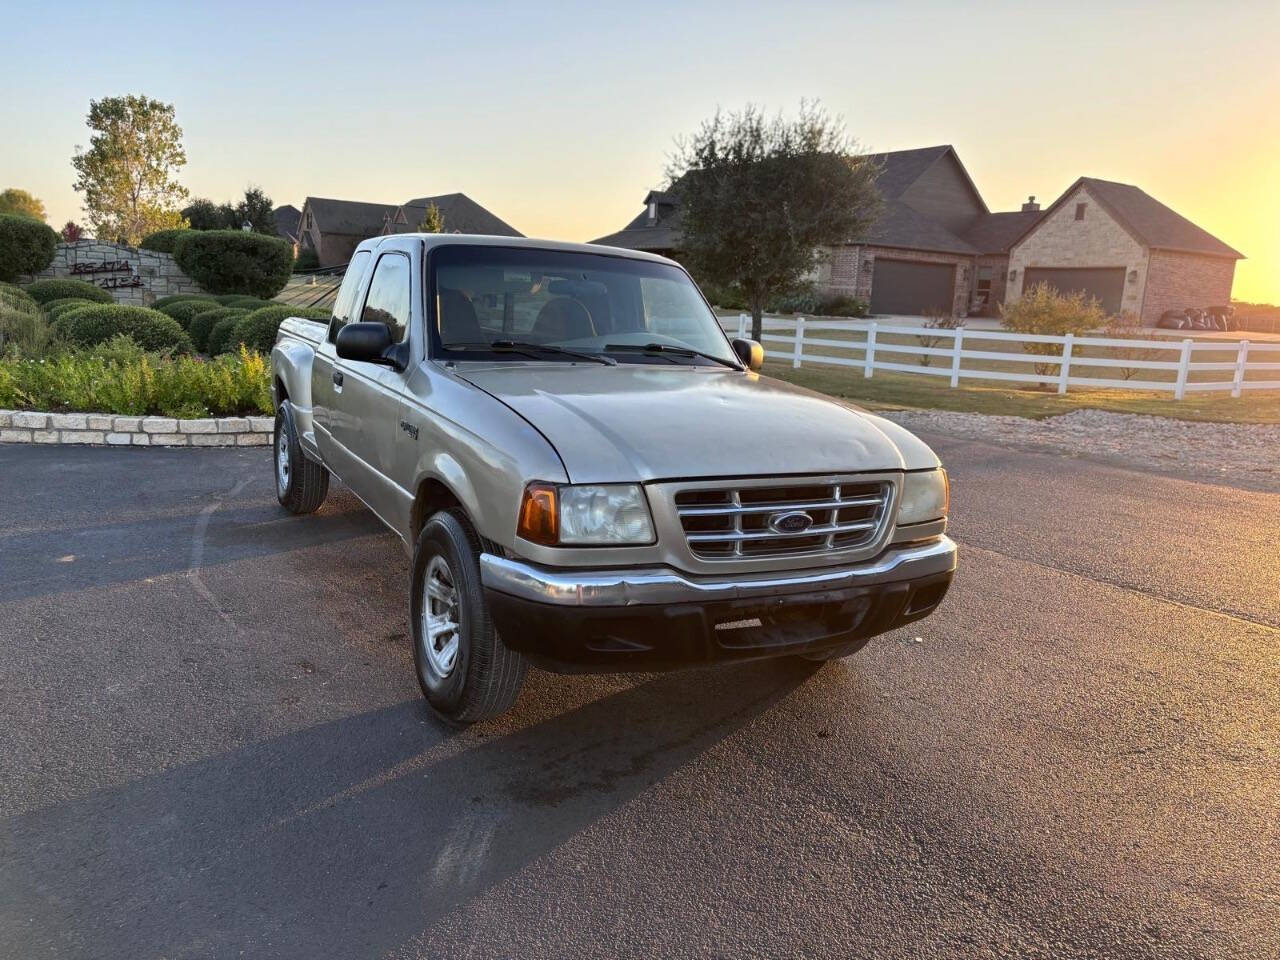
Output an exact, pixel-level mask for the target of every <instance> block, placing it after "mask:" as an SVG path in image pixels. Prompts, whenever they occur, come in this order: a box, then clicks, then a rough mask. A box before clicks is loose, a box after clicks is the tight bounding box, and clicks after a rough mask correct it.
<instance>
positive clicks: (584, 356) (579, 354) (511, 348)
mask: <svg viewBox="0 0 1280 960" xmlns="http://www.w3.org/2000/svg"><path fill="white" fill-rule="evenodd" d="M444 348H445V349H446V350H493V351H494V352H495V353H520V354H523V355H524V356H526V357H533V358H534V359H535V360H536V359H538V355H539V354H542V353H554V354H556V355H558V356H562V357H573V358H574V359H576V360H590V361H592V362H594V363H603V364H604V365H605V366H606V367H616V366H617V365H618V361H617V360H615V359H613V357H605V356H601V355H600V354H598V353H586V352H585V351H582V350H570V349H568V348H567V347H557V346H556V345H555V344H552V343H530V342H528V341H526V340H491V341H489V342H488V343H446V344H445V345H444Z"/></svg>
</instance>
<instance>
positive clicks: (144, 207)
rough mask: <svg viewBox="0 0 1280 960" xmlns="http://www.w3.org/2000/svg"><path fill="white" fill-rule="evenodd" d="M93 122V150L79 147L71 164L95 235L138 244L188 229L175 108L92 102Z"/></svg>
mask: <svg viewBox="0 0 1280 960" xmlns="http://www.w3.org/2000/svg"><path fill="white" fill-rule="evenodd" d="M88 123H89V129H90V130H91V131H93V132H92V135H91V136H90V138H89V149H87V150H85V149H83V148H81V147H77V148H76V151H77V152H76V154H75V156H73V157H72V158H71V164H72V166H74V167H75V168H76V173H77V174H78V176H77V178H76V182H75V188H76V190H78V191H80V192H81V193H83V194H84V210H85V213H86V214H87V216H88V220H89V226H90V228H91V229H92V230H93V233H94V236H96V237H97V238H98V239H99V240H108V241H115V242H117V243H129V244H134V245H136V244H137V243H138V242H139V241H140V240H141V239H142V238H143V237H145V236H146V235H147V234H149V233H154V232H155V231H157V230H171V229H174V228H177V227H181V226H183V225H184V222H183V219H182V214H181V212H180V210H179V207H180V205H181V203H182V201H183V200H185V199H186V197H187V190H186V188H185V187H183V186H182V185H181V184H180V183H178V181H177V179H176V178H177V173H178V171H179V170H181V169H182V167H183V166H184V165H185V164H186V162H187V154H186V152H185V151H184V150H183V148H182V128H181V127H180V126H178V123H177V121H176V120H175V119H174V109H173V105H172V104H168V103H161V102H160V101H159V100H152V99H150V98H149V97H140V96H132V95H130V96H123V97H104V98H103V99H101V100H90V101H89V117H88Z"/></svg>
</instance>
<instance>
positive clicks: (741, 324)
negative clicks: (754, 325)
mask: <svg viewBox="0 0 1280 960" xmlns="http://www.w3.org/2000/svg"><path fill="white" fill-rule="evenodd" d="M738 339H739V340H745V339H747V315H746V314H745V313H740V314H738Z"/></svg>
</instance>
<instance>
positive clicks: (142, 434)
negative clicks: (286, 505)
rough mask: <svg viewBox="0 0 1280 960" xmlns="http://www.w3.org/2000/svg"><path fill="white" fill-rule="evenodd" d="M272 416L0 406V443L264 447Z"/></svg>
mask: <svg viewBox="0 0 1280 960" xmlns="http://www.w3.org/2000/svg"><path fill="white" fill-rule="evenodd" d="M274 429H275V420H274V419H273V418H272V417H208V418H205V419H201V420H178V419H175V418H173V417H120V416H116V415H114V414H106V413H39V412H32V411H28V410H0V443H61V444H78V445H81V446H84V445H88V446H103V447H265V446H268V445H270V443H271V433H272V431H273V430H274Z"/></svg>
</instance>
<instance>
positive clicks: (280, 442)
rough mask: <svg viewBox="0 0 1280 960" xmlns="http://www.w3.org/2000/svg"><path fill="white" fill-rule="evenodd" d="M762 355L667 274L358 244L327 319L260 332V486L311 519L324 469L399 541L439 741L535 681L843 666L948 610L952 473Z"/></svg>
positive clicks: (418, 246) (404, 239)
mask: <svg viewBox="0 0 1280 960" xmlns="http://www.w3.org/2000/svg"><path fill="white" fill-rule="evenodd" d="M763 357H764V352H763V350H762V349H761V347H760V345H759V344H758V343H756V342H754V341H750V340H734V341H732V342H731V341H730V340H729V339H728V337H727V336H726V335H725V333H724V331H723V330H722V329H721V326H720V323H719V321H718V319H717V318H716V316H715V314H714V313H713V312H712V310H711V307H710V306H709V305H708V303H707V301H706V300H705V299H704V297H703V296H702V294H701V292H700V291H699V290H698V287H697V285H696V284H695V283H694V282H693V280H692V279H691V278H690V277H689V275H688V274H687V273H686V272H685V270H684V269H683V268H682V267H681V266H680V265H679V264H678V263H675V262H673V261H671V260H668V259H665V258H663V257H658V256H652V255H649V254H644V253H636V252H633V251H628V250H617V249H612V248H608V247H598V246H586V245H579V244H565V243H552V242H544V241H533V240H524V239H511V238H509V237H478V236H460V235H449V234H425V235H424V234H399V235H395V236H384V237H377V238H374V239H370V240H366V241H364V242H363V243H361V244H360V245H359V246H358V247H357V248H356V251H355V253H354V255H353V256H352V258H351V262H350V264H349V266H348V268H347V271H346V274H345V276H344V279H343V281H342V285H341V288H340V290H339V292H338V294H337V299H336V302H335V304H334V307H333V315H332V318H331V319H330V320H329V321H328V322H327V323H317V322H315V321H311V320H302V319H297V318H290V319H288V320H286V321H285V322H284V323H282V324H281V326H280V331H279V333H278V335H277V342H276V344H275V348H274V349H273V351H272V354H271V370H272V397H273V401H274V404H275V409H276V418H275V436H274V441H275V442H274V446H273V465H274V470H275V483H276V493H277V496H278V498H279V500H280V503H281V504H282V505H283V506H284V507H285V508H286V509H287V510H289V511H291V512H293V513H298V514H303V513H309V512H312V511H314V510H316V509H317V508H318V507H319V506H320V505H321V503H322V502H323V500H324V499H325V494H326V491H327V490H328V484H329V477H330V475H331V474H334V475H337V476H338V477H339V478H341V480H342V482H343V483H345V484H346V485H347V487H349V488H350V489H351V490H352V492H354V493H355V495H356V496H357V497H359V498H360V500H362V501H363V502H364V503H365V504H366V505H367V506H368V507H369V509H370V510H372V511H373V512H374V513H375V514H377V516H378V517H379V518H381V520H382V521H383V523H385V524H386V525H387V526H388V527H389V528H390V529H391V530H392V531H393V532H394V533H395V534H396V535H397V536H399V537H400V539H401V540H402V541H403V542H404V545H405V547H406V548H407V550H408V551H409V552H410V554H411V556H412V563H411V567H410V571H411V572H410V583H409V615H410V624H411V630H410V635H411V637H412V642H413V654H414V662H415V664H416V670H417V677H418V682H419V684H420V685H421V687H422V691H423V694H424V695H425V697H426V699H427V701H428V703H429V704H430V705H431V707H432V708H433V709H434V710H435V711H436V712H437V713H438V714H439V715H440V716H441V717H443V718H445V719H446V720H449V721H452V722H454V723H469V722H473V721H475V720H478V719H480V718H482V717H487V716H492V715H494V714H496V713H499V712H501V711H503V710H506V709H507V708H509V707H510V706H511V705H512V704H513V703H514V702H515V700H516V697H517V696H518V694H519V692H520V688H521V685H522V683H523V682H524V678H525V673H526V670H527V669H528V665H529V664H530V663H532V664H535V665H539V666H543V667H546V668H549V669H552V670H559V671H629V670H642V671H648V670H661V669H669V668H673V667H677V666H682V665H692V664H699V663H707V662H713V661H734V660H743V659H749V658H758V657H776V656H799V657H804V658H808V659H810V660H814V661H823V660H828V659H833V658H836V657H843V656H847V655H849V654H851V653H853V652H854V651H856V650H858V649H859V648H860V647H861V646H862V645H863V644H865V643H866V642H867V640H868V639H870V638H871V637H872V636H875V635H876V634H879V633H883V632H885V631H887V630H892V629H894V628H896V627H899V626H902V625H903V624H906V623H909V622H911V621H913V620H917V619H919V618H921V617H924V616H927V615H928V614H929V613H931V612H932V611H933V610H934V609H936V608H937V606H938V604H939V602H940V601H941V600H942V598H943V595H944V594H945V593H946V592H947V588H948V587H949V585H950V583H951V578H952V575H953V572H954V570H955V566H956V547H955V544H954V543H953V542H952V541H951V540H950V539H949V538H948V537H947V536H946V533H945V530H946V517H947V507H948V502H949V488H948V482H947V476H946V473H945V472H944V471H943V469H942V468H941V466H940V465H939V462H938V458H937V457H936V456H935V455H934V454H933V452H932V451H931V450H930V449H929V448H928V447H927V446H926V445H925V444H924V443H923V442H921V441H920V440H919V439H917V438H916V437H914V436H913V435H912V434H910V433H908V432H907V431H906V430H904V429H902V428H901V427H899V426H897V425H895V424H893V423H891V422H890V421H887V420H884V419H882V418H880V417H877V416H873V415H871V414H869V413H866V412H863V411H861V410H858V409H857V408H855V407H852V406H850V405H848V404H846V403H842V402H840V401H838V400H834V399H831V398H829V397H826V396H823V395H820V394H817V393H813V392H811V391H808V390H804V389H800V388H798V387H795V386H791V385H789V384H787V383H783V382H780V381H778V380H774V379H771V378H768V377H765V376H762V375H761V374H760V372H759V371H760V367H761V364H762V361H763Z"/></svg>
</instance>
